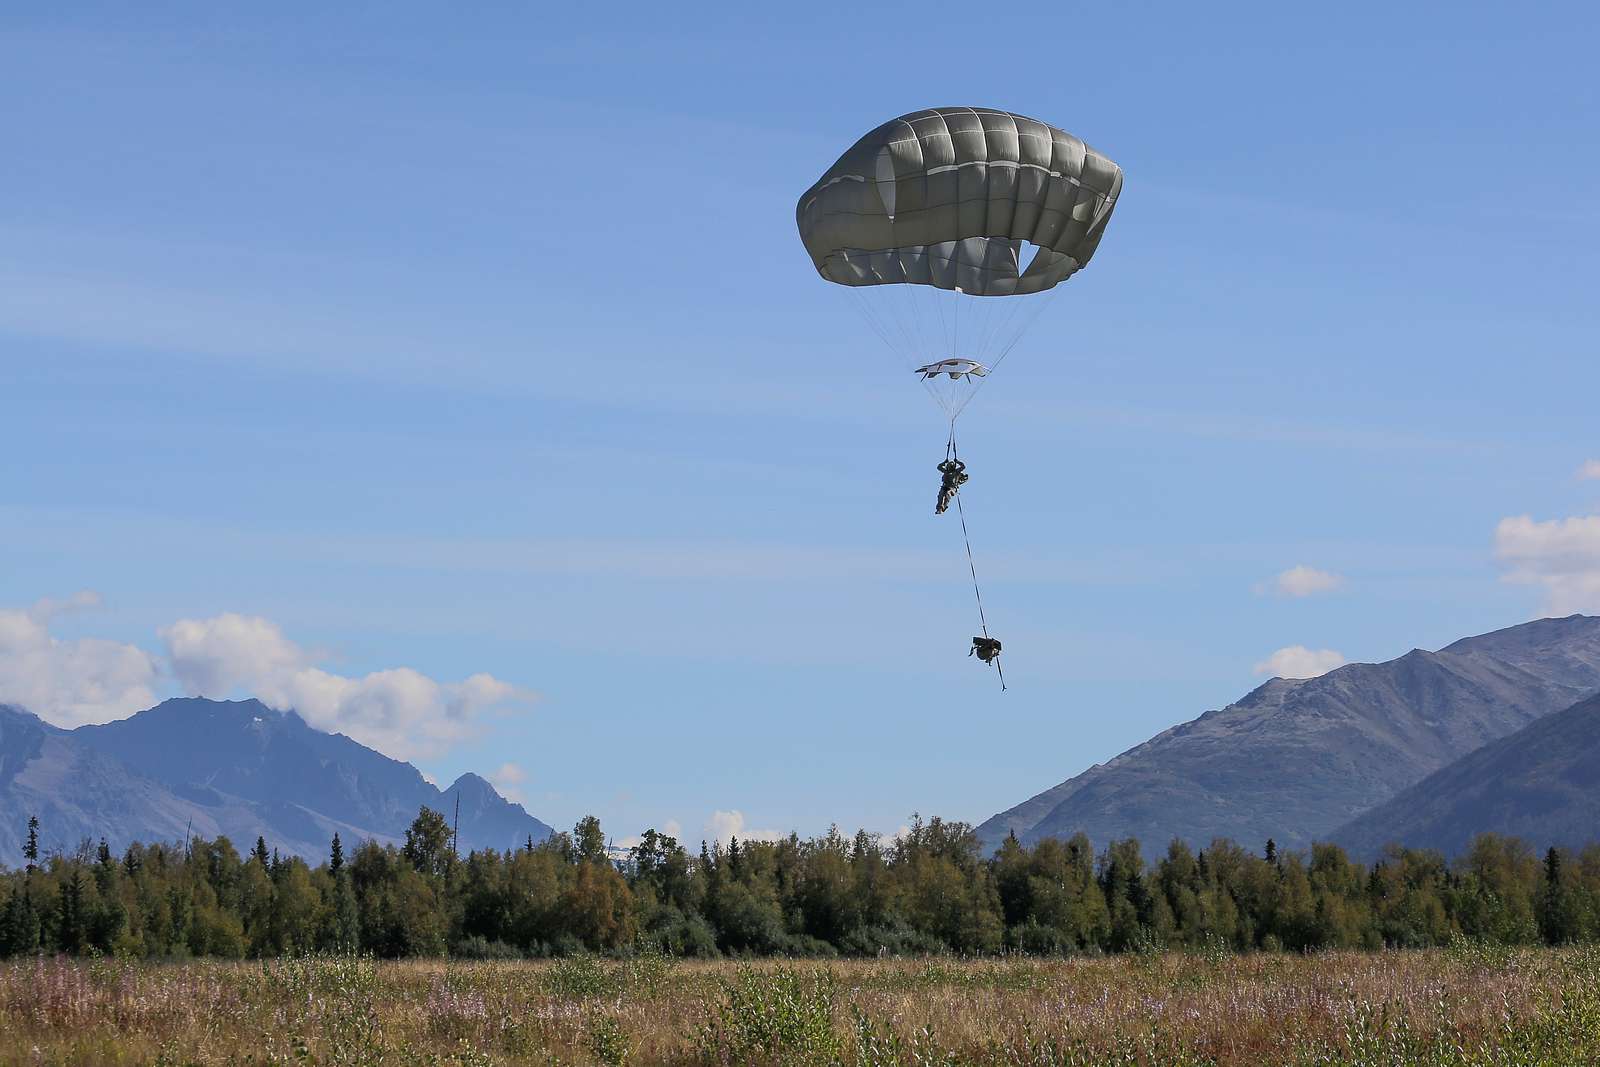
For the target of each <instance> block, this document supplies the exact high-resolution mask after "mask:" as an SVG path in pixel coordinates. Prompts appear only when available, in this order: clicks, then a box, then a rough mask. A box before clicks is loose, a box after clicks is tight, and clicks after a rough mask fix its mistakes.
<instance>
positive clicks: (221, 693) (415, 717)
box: [0, 592, 533, 766]
mask: <svg viewBox="0 0 1600 1067" xmlns="http://www.w3.org/2000/svg"><path fill="white" fill-rule="evenodd" d="M99 604H100V597H99V596H98V595H97V594H95V593H91V592H82V593H75V594H73V595H72V596H70V597H66V598H64V599H59V600H57V599H45V600H40V601H38V602H37V603H35V604H34V605H33V606H32V607H30V608H26V609H20V610H19V609H0V703H5V704H15V705H18V706H20V707H24V708H27V709H28V710H29V711H32V712H34V713H35V714H37V715H39V716H40V717H42V718H44V719H46V720H47V721H49V722H53V723H55V724H56V725H58V726H66V727H73V726H81V725H83V724H85V723H98V722H110V721H111V720H113V719H120V718H124V717H126V716H128V715H131V714H133V713H134V712H136V711H141V710H143V709H145V708H148V707H151V706H152V705H154V704H155V703H156V702H157V700H158V699H159V697H158V695H157V688H158V682H159V681H160V679H161V676H162V675H163V674H164V673H166V674H170V676H171V677H172V679H174V680H176V682H177V683H178V687H179V688H180V690H181V691H182V692H183V693H184V694H186V695H191V696H206V697H214V698H223V697H229V696H235V695H248V696H256V697H260V698H261V700H262V701H263V702H264V703H266V704H269V705H271V706H272V707H275V708H282V709H286V710H287V709H291V708H292V709H293V710H295V711H297V712H299V713H300V715H301V717H302V718H304V719H305V720H306V722H308V723H310V724H311V725H312V726H315V727H317V728H318V729H322V730H329V731H337V732H340V733H345V734H348V735H350V736H351V737H353V738H355V739H356V740H357V741H360V742H361V743H362V744H366V745H371V746H372V747H373V748H376V749H378V750H379V751H381V752H384V753H386V754H387V755H390V756H394V757H396V758H398V759H410V758H412V757H414V756H419V755H421V756H425V755H433V754H437V753H438V752H441V751H443V750H444V749H446V748H448V747H449V746H450V745H451V744H453V743H454V742H456V741H459V740H462V739H464V738H466V737H470V736H472V735H473V733H474V732H475V730H476V728H477V725H478V722H479V720H480V718H481V717H482V715H483V714H484V713H485V712H489V711H492V710H495V709H501V708H507V707H511V706H515V705H518V704H525V703H527V702H528V701H530V700H532V699H533V694H531V693H529V692H527V691H525V690H522V689H519V688H517V687H516V686H513V685H510V684H509V683H507V682H503V681H501V680H500V679H498V678H494V677H492V676H490V675H487V674H474V675H471V676H470V677H468V678H467V679H465V680H464V681H460V682H449V683H446V682H438V681H435V680H434V679H432V678H429V677H428V676H427V675H425V674H422V673H420V672H418V671H415V670H412V669H411V668H409V667H398V668H393V669H390V670H384V671H374V672H373V673H371V674H368V675H365V676H363V677H359V678H351V677H345V676H343V675H339V674H333V673H330V672H329V671H326V670H324V669H322V668H321V667H319V666H317V662H318V661H319V660H320V659H322V658H324V657H323V656H321V655H320V654H318V653H316V652H313V651H311V650H308V649H306V648H303V647H302V646H300V645H298V644H296V643H295V642H294V641H291V640H290V639H289V638H288V637H286V636H285V635H284V633H283V631H282V630H280V629H279V628H278V626H277V625H276V624H275V623H273V622H271V621H270V620H268V619H263V618H261V617H259V616H252V615H237V614H233V613H227V614H222V615H216V616H213V617H212V618H209V619H180V620H178V621H177V622H175V623H173V624H172V625H171V626H167V627H164V628H162V629H161V630H160V631H158V634H159V636H160V637H161V640H162V641H163V643H164V644H165V646H166V657H165V661H164V662H163V660H162V658H161V657H158V656H153V655H151V654H150V653H148V652H146V651H144V650H143V649H141V648H139V647H137V646H136V645H130V644H124V643H122V642H118V641H106V640H101V639H99V638H78V639H75V640H62V639H59V638H57V637H55V636H54V635H52V634H51V632H50V625H51V623H52V622H54V621H55V620H56V619H57V618H59V617H60V616H61V615H63V614H65V613H67V612H71V611H81V610H85V609H89V608H94V607H97V606H99ZM507 766H511V765H510V764H507Z"/></svg>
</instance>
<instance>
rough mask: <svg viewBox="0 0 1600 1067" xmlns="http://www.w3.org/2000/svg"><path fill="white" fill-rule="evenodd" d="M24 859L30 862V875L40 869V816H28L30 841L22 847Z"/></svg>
mask: <svg viewBox="0 0 1600 1067" xmlns="http://www.w3.org/2000/svg"><path fill="white" fill-rule="evenodd" d="M22 858H23V859H25V860H27V861H28V873H29V874H32V873H33V872H34V871H36V870H38V868H39V816H37V815H30V816H28V839H27V840H26V841H25V842H23V845H22Z"/></svg>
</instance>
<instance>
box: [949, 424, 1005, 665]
mask: <svg viewBox="0 0 1600 1067" xmlns="http://www.w3.org/2000/svg"><path fill="white" fill-rule="evenodd" d="M944 458H945V459H960V458H961V457H960V456H958V455H957V454H956V420H955V417H954V416H952V417H951V419H950V439H949V440H948V441H946V442H945V446H944ZM955 498H956V514H957V515H959V516H961V540H962V542H963V543H964V544H965V545H966V546H967V572H968V573H969V574H971V575H972V595H973V597H975V598H976V599H977V601H978V625H979V626H980V627H982V628H983V636H984V637H988V636H989V620H988V618H987V617H985V615H984V613H983V591H982V590H981V589H979V588H978V568H977V565H976V564H974V563H973V562H972V537H971V535H970V534H968V533H967V510H966V508H964V507H962V506H961V491H960V490H959V489H958V490H956V493H955ZM994 669H995V670H996V671H998V672H999V674H1000V690H1001V692H1004V691H1005V688H1006V672H1005V668H1004V667H1002V666H1000V660H999V658H998V657H996V659H995V663H994Z"/></svg>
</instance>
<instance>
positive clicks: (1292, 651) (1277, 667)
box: [1255, 645, 1348, 678]
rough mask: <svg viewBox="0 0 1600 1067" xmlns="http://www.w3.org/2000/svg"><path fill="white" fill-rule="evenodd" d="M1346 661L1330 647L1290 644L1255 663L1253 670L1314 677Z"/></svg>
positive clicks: (1277, 676)
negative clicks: (1321, 647) (1311, 647)
mask: <svg viewBox="0 0 1600 1067" xmlns="http://www.w3.org/2000/svg"><path fill="white" fill-rule="evenodd" d="M1346 662H1348V661H1347V660H1346V659H1345V658H1344V656H1343V655H1341V654H1340V653H1338V652H1335V651H1334V650H1333V649H1331V648H1323V649H1316V650H1313V649H1309V648H1307V647H1306V646H1305V645H1290V646H1289V647H1287V648H1280V649H1278V651H1276V652H1274V653H1273V654H1272V655H1270V656H1268V657H1267V658H1266V659H1264V660H1262V661H1261V662H1260V663H1257V664H1256V666H1255V672H1256V673H1257V674H1266V675H1271V676H1272V677H1274V678H1315V677H1317V676H1318V675H1322V674H1327V673H1328V672H1329V671H1331V670H1333V669H1334V668H1335V667H1343V666H1344V665H1345V663H1346Z"/></svg>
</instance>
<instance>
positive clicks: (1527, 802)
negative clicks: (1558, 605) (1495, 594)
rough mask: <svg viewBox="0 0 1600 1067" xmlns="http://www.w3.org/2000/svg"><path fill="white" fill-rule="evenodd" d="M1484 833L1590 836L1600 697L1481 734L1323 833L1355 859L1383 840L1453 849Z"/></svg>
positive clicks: (1595, 820)
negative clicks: (1506, 733)
mask: <svg viewBox="0 0 1600 1067" xmlns="http://www.w3.org/2000/svg"><path fill="white" fill-rule="evenodd" d="M1484 831H1493V832H1495V833H1500V834H1512V835H1515V836H1517V837H1521V838H1524V839H1526V840H1527V842H1528V843H1529V844H1531V845H1533V846H1534V847H1536V848H1541V849H1542V848H1544V847H1545V846H1548V845H1565V846H1569V847H1578V846H1582V845H1587V844H1589V843H1591V842H1593V841H1595V840H1600V697H1592V698H1590V699H1588V700H1585V701H1583V702H1582V703H1580V704H1576V705H1574V706H1573V707H1570V708H1568V709H1566V710H1565V711H1558V712H1555V713H1554V714H1552V715H1547V716H1545V717H1544V718H1542V719H1540V720H1538V721H1537V722H1535V723H1532V724H1531V725H1528V726H1524V727H1523V728H1522V729H1521V730H1518V731H1517V732H1516V733H1514V734H1512V735H1511V736H1510V737H1503V738H1501V739H1500V740H1498V741H1491V742H1490V743H1489V744H1487V745H1484V746H1483V747H1482V748H1480V749H1477V750H1476V751H1474V752H1470V753H1468V754H1467V755H1465V756H1463V757H1461V758H1460V759H1458V760H1456V761H1455V762H1454V763H1452V764H1450V765H1448V766H1446V767H1445V768H1443V769H1442V770H1438V771H1435V772H1434V773H1433V774H1430V775H1429V776H1428V777H1426V778H1424V779H1423V780H1422V781H1420V782H1418V783H1417V784H1416V785H1413V786H1411V787H1410V788H1409V789H1406V790H1404V791H1402V792H1400V793H1398V794H1396V795H1395V796H1394V797H1392V798H1391V799H1389V800H1388V801H1385V802H1384V803H1382V804H1380V805H1378V806H1377V807H1375V808H1373V809H1371V810H1370V811H1368V812H1366V813H1365V814H1363V815H1361V816H1360V817H1359V818H1356V819H1355V820H1353V821H1351V822H1350V823H1348V824H1346V825H1345V826H1343V827H1340V828H1339V829H1338V830H1335V831H1334V832H1333V833H1332V834H1330V835H1329V837H1330V838H1331V839H1332V840H1334V841H1337V842H1338V843H1339V844H1342V845H1344V846H1345V848H1346V849H1348V850H1349V851H1350V852H1351V853H1352V854H1353V855H1357V856H1360V857H1362V858H1364V859H1371V858H1373V857H1374V856H1376V855H1378V853H1380V852H1381V851H1382V849H1383V846H1384V845H1387V844H1389V843H1390V842H1398V843H1400V844H1403V845H1406V846H1408V847H1411V848H1436V849H1440V850H1442V851H1443V852H1444V853H1445V854H1446V855H1450V856H1454V855H1457V854H1459V853H1461V852H1463V851H1465V849H1466V846H1467V844H1468V843H1469V842H1470V841H1471V840H1472V838H1473V836H1474V835H1476V834H1479V833H1482V832H1484Z"/></svg>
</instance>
